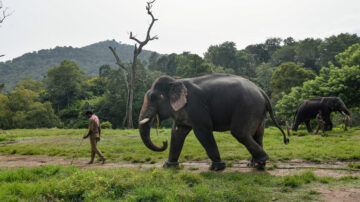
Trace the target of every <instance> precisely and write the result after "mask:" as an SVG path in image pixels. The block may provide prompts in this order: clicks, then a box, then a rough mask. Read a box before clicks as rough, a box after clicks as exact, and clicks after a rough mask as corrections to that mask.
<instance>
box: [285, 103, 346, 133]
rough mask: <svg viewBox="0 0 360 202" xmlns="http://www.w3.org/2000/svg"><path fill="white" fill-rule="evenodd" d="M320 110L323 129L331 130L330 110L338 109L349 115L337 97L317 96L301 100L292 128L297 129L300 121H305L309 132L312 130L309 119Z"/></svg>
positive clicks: (313, 117)
mask: <svg viewBox="0 0 360 202" xmlns="http://www.w3.org/2000/svg"><path fill="white" fill-rule="evenodd" d="M320 111H321V114H322V118H323V120H324V122H325V127H324V128H325V130H327V131H329V130H332V127H333V124H332V122H331V119H330V114H331V112H335V111H339V112H341V113H345V114H346V115H347V116H349V117H350V111H349V110H348V108H347V107H346V105H345V104H344V102H343V101H342V100H341V98H339V97H317V98H310V99H305V100H303V101H302V102H301V103H300V104H299V106H298V107H297V109H296V112H295V115H294V124H293V128H292V130H294V131H297V129H298V127H299V125H300V124H301V123H305V125H306V128H307V130H308V132H309V133H311V132H312V128H311V126H310V120H312V119H315V117H316V115H317V114H318V113H319V112H320Z"/></svg>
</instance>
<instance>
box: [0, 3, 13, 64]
mask: <svg viewBox="0 0 360 202" xmlns="http://www.w3.org/2000/svg"><path fill="white" fill-rule="evenodd" d="M0 13H1V14H0V24H1V23H3V22H4V20H5V18H7V17H9V16H10V15H11V13H9V12H8V8H4V6H3V3H2V1H0ZM3 56H5V55H0V57H3Z"/></svg>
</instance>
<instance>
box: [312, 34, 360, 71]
mask: <svg viewBox="0 0 360 202" xmlns="http://www.w3.org/2000/svg"><path fill="white" fill-rule="evenodd" d="M355 43H360V37H358V36H357V35H356V34H348V33H341V34H339V35H337V36H331V37H329V38H326V39H325V40H324V41H323V42H322V43H321V44H320V45H319V53H320V60H319V63H320V65H321V66H327V65H328V63H329V62H332V63H333V64H334V65H336V66H339V65H340V64H339V63H337V60H336V59H335V56H336V55H337V54H339V53H342V52H344V51H345V50H346V49H347V48H348V47H350V46H351V45H353V44H355Z"/></svg>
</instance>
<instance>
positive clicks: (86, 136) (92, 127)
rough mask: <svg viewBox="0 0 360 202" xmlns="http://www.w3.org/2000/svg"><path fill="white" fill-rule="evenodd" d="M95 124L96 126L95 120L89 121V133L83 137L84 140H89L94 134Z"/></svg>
mask: <svg viewBox="0 0 360 202" xmlns="http://www.w3.org/2000/svg"><path fill="white" fill-rule="evenodd" d="M94 124H96V123H95V121H94V120H93V119H90V120H89V132H88V134H87V135H85V136H84V137H83V138H84V139H86V138H88V137H89V136H90V135H91V134H92V133H93V132H94Z"/></svg>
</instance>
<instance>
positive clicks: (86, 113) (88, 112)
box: [85, 110, 94, 115]
mask: <svg viewBox="0 0 360 202" xmlns="http://www.w3.org/2000/svg"><path fill="white" fill-rule="evenodd" d="M93 114H94V113H93V112H92V111H90V110H88V111H86V112H85V115H93Z"/></svg>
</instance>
